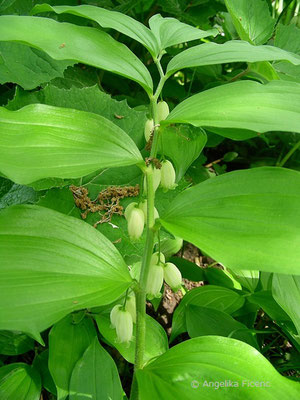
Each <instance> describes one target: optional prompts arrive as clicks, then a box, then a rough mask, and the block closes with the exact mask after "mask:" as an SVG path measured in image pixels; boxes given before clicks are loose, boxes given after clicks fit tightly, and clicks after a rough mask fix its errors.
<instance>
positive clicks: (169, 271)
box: [163, 262, 182, 292]
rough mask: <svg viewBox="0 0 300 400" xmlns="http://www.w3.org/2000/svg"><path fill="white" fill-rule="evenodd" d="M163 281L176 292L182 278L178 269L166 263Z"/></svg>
mask: <svg viewBox="0 0 300 400" xmlns="http://www.w3.org/2000/svg"><path fill="white" fill-rule="evenodd" d="M163 270H164V280H165V282H166V283H167V284H168V285H169V286H170V288H171V289H172V290H173V292H177V291H178V290H179V289H180V288H181V283H182V276H181V272H180V271H179V269H178V268H177V267H176V265H175V264H173V263H169V262H168V263H166V264H165V266H164V269H163Z"/></svg>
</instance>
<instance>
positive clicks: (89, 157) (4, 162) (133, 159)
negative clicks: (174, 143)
mask: <svg viewBox="0 0 300 400" xmlns="http://www.w3.org/2000/svg"><path fill="white" fill-rule="evenodd" d="M0 129H1V130H2V135H1V137H0V150H1V151H2V152H3V156H2V157H1V161H0V171H1V172H2V173H3V174H5V175H6V176H7V177H8V178H10V179H12V180H13V181H15V182H17V183H21V184H29V183H32V182H34V181H37V180H39V179H42V178H50V177H55V178H78V177H81V176H83V175H87V174H89V173H91V172H94V171H96V170H98V169H100V168H104V167H112V166H114V167H117V166H126V165H133V164H138V163H139V162H141V160H142V157H141V154H140V152H139V150H138V149H137V147H136V145H135V144H134V142H133V141H132V140H131V139H130V137H129V136H128V135H126V134H125V132H124V131H123V130H122V129H120V128H118V127H117V126H116V125H114V124H113V123H112V122H110V121H108V120H107V119H106V118H103V117H100V116H98V115H96V114H92V113H86V112H83V111H77V110H71V109H65V108H58V107H50V106H45V105H42V104H32V105H29V106H26V107H24V108H22V109H21V110H18V111H9V110H7V109H5V108H0Z"/></svg>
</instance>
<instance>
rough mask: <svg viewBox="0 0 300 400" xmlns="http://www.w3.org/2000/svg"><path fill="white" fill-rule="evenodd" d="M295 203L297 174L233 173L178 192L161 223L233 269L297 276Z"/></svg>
mask: <svg viewBox="0 0 300 400" xmlns="http://www.w3.org/2000/svg"><path fill="white" fill-rule="evenodd" d="M299 202H300V173H299V172H296V171H293V170H288V169H283V168H275V167H263V168H255V169H250V170H242V171H234V172H230V173H228V174H225V175H222V176H218V177H216V178H213V179H209V180H207V181H204V182H202V183H200V184H198V185H196V186H194V187H193V188H191V189H188V190H186V191H184V192H183V193H181V194H180V195H179V196H177V198H176V199H175V200H174V201H173V202H172V203H171V205H170V208H169V211H168V212H167V213H166V214H165V215H162V217H161V223H162V224H163V226H164V227H165V228H166V229H167V230H169V231H170V232H171V233H172V234H173V235H175V236H178V237H182V238H183V239H184V240H187V241H190V242H191V243H193V244H194V245H196V246H198V247H199V248H200V249H202V250H203V251H204V252H205V253H208V254H209V255H210V256H211V257H213V258H214V259H215V260H217V261H219V262H220V263H222V264H223V265H225V266H226V267H227V268H232V269H233V271H234V269H235V268H236V269H251V270H261V271H269V272H279V273H286V274H296V275H299V274H300V265H299V259H300V228H299V227H300V210H299ZM262 239H263V240H262ZM286 254H289V259H288V260H287V259H286Z"/></svg>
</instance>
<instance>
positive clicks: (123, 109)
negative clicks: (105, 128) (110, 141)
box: [6, 84, 147, 149]
mask: <svg viewBox="0 0 300 400" xmlns="http://www.w3.org/2000/svg"><path fill="white" fill-rule="evenodd" d="M31 103H41V104H47V105H49V106H55V107H63V108H72V109H75V110H80V111H88V112H91V113H95V114H98V115H101V116H102V117H104V118H106V119H109V120H110V121H111V122H113V123H114V124H115V125H118V126H119V127H120V128H121V129H123V130H124V131H125V132H126V133H127V134H128V135H129V136H130V137H131V138H132V140H133V141H134V142H135V144H136V145H137V147H138V148H139V149H142V148H144V147H145V139H144V127H145V123H146V120H147V117H146V111H137V110H135V109H133V108H130V107H129V106H128V104H127V101H126V100H122V101H117V100H115V99H112V97H111V96H110V95H109V94H106V93H104V92H101V91H100V90H99V88H98V86H97V85H95V86H92V87H84V88H80V89H79V88H75V87H72V88H70V89H64V88H58V87H56V86H54V85H52V84H49V85H47V86H46V87H45V88H44V89H42V90H39V91H38V92H34V93H32V92H30V93H29V92H23V91H20V90H17V91H16V94H15V97H14V99H13V100H12V101H11V102H9V103H8V105H7V106H6V108H8V109H9V110H14V111H15V110H18V109H20V108H22V107H24V106H26V105H29V104H31Z"/></svg>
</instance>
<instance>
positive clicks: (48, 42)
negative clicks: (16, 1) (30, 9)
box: [0, 15, 152, 93]
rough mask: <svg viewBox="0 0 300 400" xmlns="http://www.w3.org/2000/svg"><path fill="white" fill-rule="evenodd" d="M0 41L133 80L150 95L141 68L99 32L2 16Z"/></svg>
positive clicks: (121, 46) (127, 52) (146, 74)
mask: <svg viewBox="0 0 300 400" xmlns="http://www.w3.org/2000/svg"><path fill="white" fill-rule="evenodd" d="M0 40H1V41H6V42H20V43H23V44H26V45H28V46H31V47H35V48H37V49H39V50H42V51H44V52H45V53H47V54H48V55H49V56H50V57H52V58H54V59H55V60H70V61H74V62H80V63H84V64H87V65H92V66H93V67H97V68H102V69H105V70H107V71H110V72H113V73H116V74H119V75H122V76H125V77H126V78H129V79H132V80H134V81H136V82H138V83H139V84H140V85H141V86H142V87H143V88H144V89H145V90H146V92H148V93H151V92H152V79H151V76H150V74H149V72H148V70H147V68H146V67H145V66H144V64H143V63H142V62H141V61H140V60H139V59H138V58H137V57H136V56H135V55H134V54H133V53H132V52H131V51H130V50H129V49H128V48H127V47H126V46H125V45H124V44H122V43H119V42H117V41H116V40H114V39H113V38H112V37H111V36H110V35H108V34H107V33H105V32H102V31H100V30H98V29H95V28H89V27H83V26H77V25H73V24H69V23H60V22H56V21H54V20H53V19H49V18H40V17H20V16H15V15H9V16H6V15H3V16H1V17H0Z"/></svg>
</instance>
